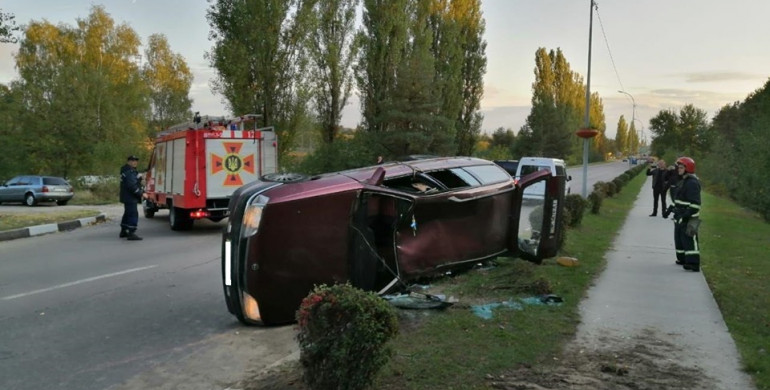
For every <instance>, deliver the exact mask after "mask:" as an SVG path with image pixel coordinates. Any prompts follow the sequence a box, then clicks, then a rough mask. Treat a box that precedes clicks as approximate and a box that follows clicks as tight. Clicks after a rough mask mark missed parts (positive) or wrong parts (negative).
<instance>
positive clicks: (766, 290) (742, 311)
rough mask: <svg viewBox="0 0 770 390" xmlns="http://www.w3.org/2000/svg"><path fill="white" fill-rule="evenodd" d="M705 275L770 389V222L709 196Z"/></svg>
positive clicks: (759, 380) (748, 362) (764, 388)
mask: <svg viewBox="0 0 770 390" xmlns="http://www.w3.org/2000/svg"><path fill="white" fill-rule="evenodd" d="M701 218H702V219H703V224H702V225H701V231H700V246H701V258H702V261H703V273H704V275H705V276H706V280H707V281H708V284H709V287H710V288H711V291H712V293H713V294H714V298H715V299H716V301H717V303H718V304H719V308H720V310H721V311H722V316H723V317H724V319H725V322H726V323H727V327H728V328H729V329H730V334H731V335H732V336H733V339H734V340H735V343H736V344H737V346H738V350H739V352H740V354H741V357H742V359H743V365H744V369H745V370H746V372H748V373H749V374H751V375H752V376H753V377H754V380H755V383H756V384H757V388H758V389H760V390H770V262H768V253H770V239H769V238H768V237H770V224H768V223H765V222H764V221H763V220H762V219H761V218H760V217H759V216H757V215H756V214H755V213H752V212H749V211H747V210H745V209H742V208H741V207H740V206H737V205H736V204H734V203H732V202H730V201H728V200H725V199H722V198H717V197H715V196H712V195H709V194H706V193H704V194H703V212H702V217H701Z"/></svg>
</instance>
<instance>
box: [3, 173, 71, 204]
mask: <svg viewBox="0 0 770 390" xmlns="http://www.w3.org/2000/svg"><path fill="white" fill-rule="evenodd" d="M74 195H75V194H74V193H73V192H72V186H71V185H70V184H69V183H68V182H67V180H64V179H63V178H61V177H54V176H34V175H24V176H16V177H14V178H13V179H11V180H8V181H7V182H5V183H3V184H2V185H0V203H10V202H20V203H24V204H26V205H27V206H34V205H36V204H37V203H38V202H56V204H58V205H60V206H64V205H65V204H67V202H69V200H70V199H72V197H73V196H74Z"/></svg>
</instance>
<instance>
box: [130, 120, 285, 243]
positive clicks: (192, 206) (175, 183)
mask: <svg viewBox="0 0 770 390" xmlns="http://www.w3.org/2000/svg"><path fill="white" fill-rule="evenodd" d="M258 118H259V115H254V114H249V115H243V116H239V117H234V118H225V117H213V116H200V115H198V114H197V113H196V115H195V117H194V118H193V120H192V121H189V122H184V123H180V124H177V125H173V126H170V127H169V128H168V129H166V130H165V131H163V132H161V133H160V134H158V136H157V138H156V139H155V147H154V150H153V153H152V156H151V157H150V164H149V167H148V168H147V173H146V174H145V183H146V185H145V192H146V193H147V195H148V197H147V199H145V200H144V201H143V202H142V209H143V211H144V216H145V217H146V218H153V217H154V216H155V213H156V212H158V211H159V210H161V209H168V210H169V218H168V220H169V224H170V225H171V229H172V230H189V229H191V228H192V226H193V222H194V221H195V220H196V219H202V218H208V219H210V220H212V221H214V222H218V221H220V220H222V219H224V218H226V217H227V216H228V205H229V203H230V196H231V195H232V194H233V192H234V191H235V190H236V189H238V187H240V186H242V185H243V184H246V183H249V182H252V181H254V180H257V179H258V178H260V177H261V176H262V175H265V174H268V173H274V172H276V169H277V167H278V139H277V137H276V135H275V131H274V129H273V128H272V127H262V128H257V119H258Z"/></svg>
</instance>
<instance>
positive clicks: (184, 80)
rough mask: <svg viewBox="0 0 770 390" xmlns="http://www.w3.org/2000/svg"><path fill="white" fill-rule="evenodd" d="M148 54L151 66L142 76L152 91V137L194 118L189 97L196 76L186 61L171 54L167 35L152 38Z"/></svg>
mask: <svg viewBox="0 0 770 390" xmlns="http://www.w3.org/2000/svg"><path fill="white" fill-rule="evenodd" d="M144 53H145V57H146V58H147V62H146V63H145V64H144V66H143V68H142V76H143V77H144V80H145V82H146V83H147V86H148V88H149V90H150V105H151V107H152V113H151V117H152V119H151V120H150V126H149V127H150V129H151V130H150V131H151V134H150V135H154V131H158V130H162V129H165V128H167V127H168V126H170V125H172V124H174V123H178V122H181V121H183V120H185V119H188V118H191V117H192V112H191V110H190V106H191V105H192V102H191V100H190V97H189V94H190V86H191V85H192V81H193V75H192V73H191V72H190V68H189V67H188V66H187V63H186V62H185V60H184V57H182V55H180V54H175V53H173V52H172V51H171V48H170V47H169V45H168V41H167V40H166V36H165V35H162V34H153V35H151V36H150V38H149V40H148V43H147V49H145V52H144ZM153 130H154V131H153Z"/></svg>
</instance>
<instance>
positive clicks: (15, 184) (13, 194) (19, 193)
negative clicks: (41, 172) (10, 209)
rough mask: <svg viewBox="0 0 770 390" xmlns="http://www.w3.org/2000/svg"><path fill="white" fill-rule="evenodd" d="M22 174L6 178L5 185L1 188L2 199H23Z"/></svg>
mask: <svg viewBox="0 0 770 390" xmlns="http://www.w3.org/2000/svg"><path fill="white" fill-rule="evenodd" d="M24 179H25V177H24V176H16V177H14V178H13V179H11V180H8V182H7V183H6V187H5V188H3V193H4V194H3V201H6V202H21V201H23V200H24V183H25V181H24Z"/></svg>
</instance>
